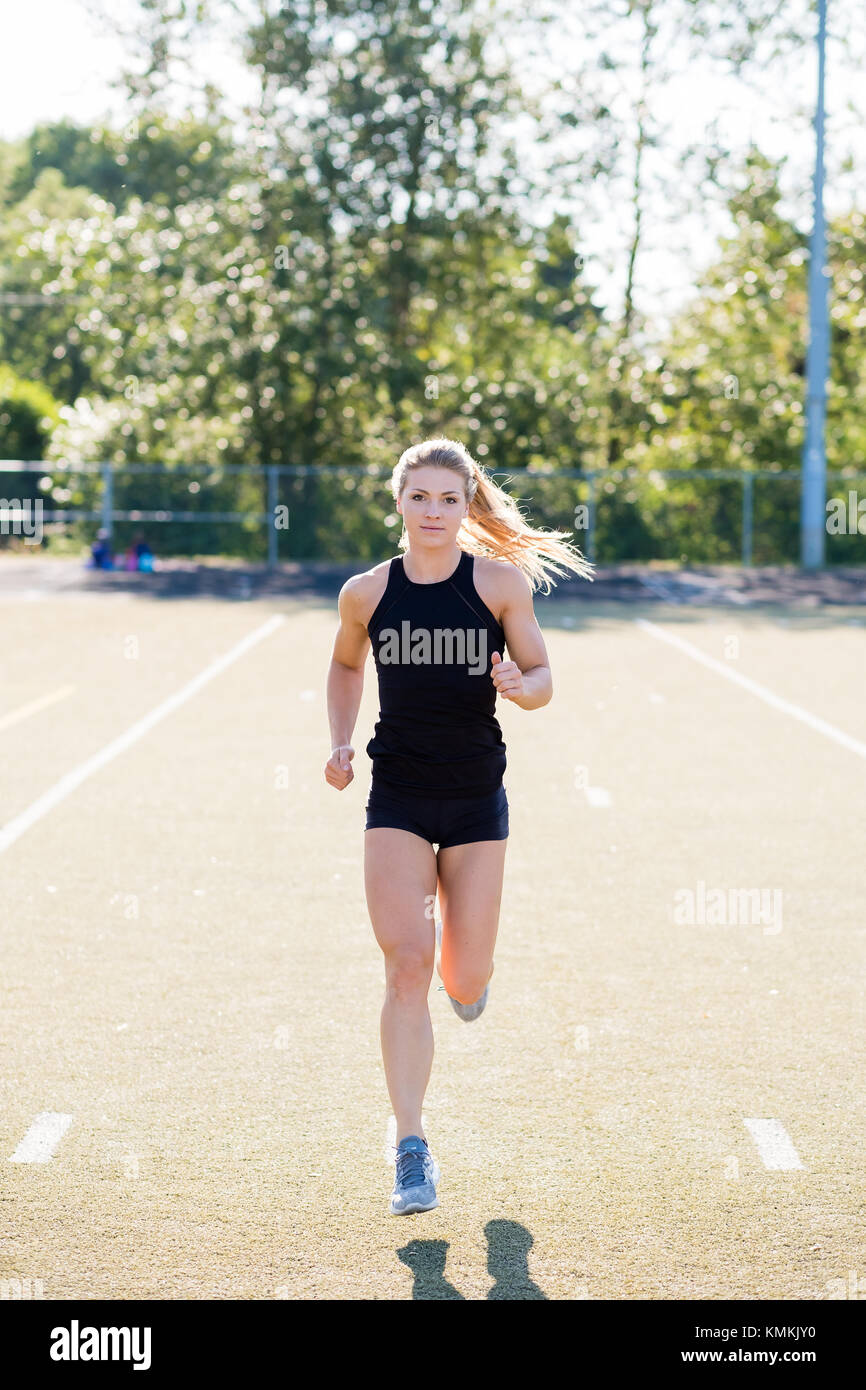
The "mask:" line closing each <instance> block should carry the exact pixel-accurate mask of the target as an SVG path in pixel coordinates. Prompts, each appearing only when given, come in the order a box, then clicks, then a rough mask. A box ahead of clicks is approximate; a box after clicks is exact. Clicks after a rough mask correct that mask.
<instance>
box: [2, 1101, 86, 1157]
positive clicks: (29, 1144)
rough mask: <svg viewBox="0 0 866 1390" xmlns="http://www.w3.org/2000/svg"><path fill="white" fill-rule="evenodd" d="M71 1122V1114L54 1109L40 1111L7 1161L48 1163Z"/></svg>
mask: <svg viewBox="0 0 866 1390" xmlns="http://www.w3.org/2000/svg"><path fill="white" fill-rule="evenodd" d="M71 1124H72V1116H71V1115H61V1114H59V1113H58V1112H57V1111H56V1110H43V1111H41V1112H40V1114H38V1115H37V1116H36V1119H35V1120H34V1121H33V1123H32V1125H31V1126H30V1128H29V1129H28V1131H27V1133H26V1134H25V1136H24V1138H23V1139H22V1140H21V1143H20V1144H19V1145H18V1148H17V1149H16V1150H15V1152H14V1154H10V1155H9V1162H10V1163H48V1162H49V1161H50V1160H51V1158H52V1156H53V1154H54V1150H55V1149H56V1148H57V1145H58V1144H59V1143H60V1141H61V1139H62V1138H63V1136H64V1134H65V1133H66V1131H67V1130H68V1128H69V1126H70V1125H71Z"/></svg>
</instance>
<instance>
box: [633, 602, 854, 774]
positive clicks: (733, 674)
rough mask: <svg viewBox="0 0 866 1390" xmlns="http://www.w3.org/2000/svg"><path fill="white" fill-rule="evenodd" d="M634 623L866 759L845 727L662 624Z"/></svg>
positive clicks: (638, 620) (643, 621) (635, 619)
mask: <svg viewBox="0 0 866 1390" xmlns="http://www.w3.org/2000/svg"><path fill="white" fill-rule="evenodd" d="M632 622H635V623H637V625H638V627H642V628H643V629H644V631H645V632H649V633H650V634H651V636H653V637H657V638H659V639H660V640H661V641H662V642H669V643H670V645H671V646H672V647H679V649H680V651H682V652H685V653H686V655H687V656H690V657H691V658H692V659H693V660H694V661H699V662H700V663H701V664H702V665H703V666H708V667H709V668H710V670H711V671H716V672H717V673H718V674H719V675H720V676H724V677H725V679H726V680H729V681H734V682H735V683H736V684H737V685H741V686H742V687H743V689H744V690H750V691H751V692H752V694H753V695H757V696H758V699H759V700H764V701H766V703H767V704H768V705H772V706H773V708H774V709H778V710H781V711H782V713H783V714H790V716H791V718H792V719H799V720H800V722H801V723H803V724H808V726H809V728H810V729H814V730H815V731H816V733H819V734H824V736H825V737H826V738H831V739H832V740H833V742H834V743H839V744H841V745H842V747H843V748H847V749H848V751H849V753H856V754H857V755H858V757H861V758H866V743H861V742H860V741H859V740H858V739H856V738H852V737H851V735H850V734H846V733H844V732H843V730H842V729H837V728H836V727H835V725H833V724H828V723H827V721H826V719H819V718H818V716H817V715H816V714H810V713H809V711H808V710H807V709H801V708H800V706H799V705H793V704H791V701H790V700H783V699H782V697H781V696H780V695H774V694H773V692H772V690H768V689H767V687H766V686H765V685H759V684H758V682H757V681H753V680H750V679H749V677H748V676H741V675H740V674H739V672H738V671H732V670H731V668H730V666H729V665H728V666H726V665H724V663H723V662H721V661H717V660H716V659H715V657H712V656H706V655H705V653H704V652H702V651H701V650H700V648H699V647H695V646H693V645H692V643H691V642H687V641H686V639H685V638H684V637H679V636H677V634H676V633H673V632H665V630H664V628H661V627H658V626H657V625H656V624H655V623H651V622H649V621H648V620H647V619H646V618H633V619H632Z"/></svg>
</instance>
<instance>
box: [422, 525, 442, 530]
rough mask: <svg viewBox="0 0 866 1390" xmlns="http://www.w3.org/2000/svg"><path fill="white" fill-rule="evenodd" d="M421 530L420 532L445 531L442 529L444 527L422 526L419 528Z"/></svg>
mask: <svg viewBox="0 0 866 1390" xmlns="http://www.w3.org/2000/svg"><path fill="white" fill-rule="evenodd" d="M421 530H422V531H444V530H445V527H444V526H422V527H421Z"/></svg>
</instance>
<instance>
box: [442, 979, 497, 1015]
mask: <svg viewBox="0 0 866 1390" xmlns="http://www.w3.org/2000/svg"><path fill="white" fill-rule="evenodd" d="M489 991H490V982H489V981H488V983H487V984H486V985H485V986H484V993H483V994H482V995H481V997H480V998H479V999H476V1000H475V1003H474V1004H461V1003H460V1001H459V1000H458V999H451V995H450V994H449V995H448V998H449V999H451V1007H452V1009H453V1010H454V1012H455V1013H456V1015H457V1017H458V1018H462V1019H463V1022H464V1023H471V1022H472V1021H473V1019H476V1018H477V1017H478V1015H479V1014H483V1012H484V1009H485V1006H486V1004H487V995H488V993H489ZM446 993H447V990H446Z"/></svg>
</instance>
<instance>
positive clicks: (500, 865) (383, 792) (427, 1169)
mask: <svg viewBox="0 0 866 1390" xmlns="http://www.w3.org/2000/svg"><path fill="white" fill-rule="evenodd" d="M391 490H392V493H393V495H394V500H395V504H396V508H397V511H398V513H399V514H400V515H401V516H402V518H403V535H402V537H401V541H400V547H401V549H403V550H404V551H405V554H404V555H402V556H401V555H395V556H394V557H393V558H392V559H391V560H386V561H384V562H383V563H382V564H380V565H376V566H374V567H373V568H372V569H371V570H368V571H366V572H365V573H363V574H357V575H354V576H353V577H352V578H351V579H349V580H348V581H347V582H346V583H345V584H344V585H343V588H342V589H341V591H340V596H339V604H338V606H339V616H340V625H339V628H338V630H337V635H336V638H335V641H334V649H333V655H332V658H331V664H330V667H329V670H328V681H327V692H328V717H329V721H330V728H331V756H330V757H329V759H328V761H327V763H326V765H325V780H326V781H327V782H328V783H329V785H330V786H332V787H335V788H336V789H337V790H338V791H343V790H344V789H345V788H346V787H347V786H348V785H349V783H350V782H351V781H352V780H353V779H354V772H353V769H352V766H351V762H352V758H353V757H354V756H355V750H354V748H353V746H352V733H353V730H354V727H355V721H356V719H357V717H358V709H359V707H360V703H361V693H362V689H363V683H364V665H365V662H366V658H367V650H368V648H369V647H370V646H371V645H372V648H373V657H374V661H375V664H376V670H377V675H378V680H379V704H380V711H379V718H378V721H377V723H376V727H375V730H374V733H373V737H372V738H371V739H370V741H369V743H368V744H367V748H366V751H367V754H368V756H369V757H370V759H371V761H372V765H373V767H372V780H371V787H370V796H369V799H368V801H367V805H366V808H365V810H366V828H365V834H364V882H365V890H366V897H367V907H368V910H369V913H370V920H371V923H372V926H373V931H374V934H375V936H376V940H377V942H378V944H379V946H380V948H381V950H382V953H383V955H384V963H385V1000H384V1003H383V1006H382V1014H381V1027H380V1036H381V1044H382V1060H383V1063H384V1068H385V1077H386V1081H387V1084H388V1093H389V1095H390V1098H391V1104H392V1106H393V1110H394V1116H395V1118H396V1121H397V1132H396V1136H395V1137H396V1164H395V1167H396V1173H395V1181H394V1190H393V1192H392V1194H391V1199H390V1211H391V1213H392V1214H393V1215H395V1216H396V1215H404V1214H409V1213H411V1212H420V1211H430V1210H431V1209H432V1208H433V1207H436V1206H438V1204H439V1201H438V1197H437V1195H436V1184H437V1183H438V1181H439V1176H440V1175H439V1166H438V1164H437V1163H436V1161H435V1159H434V1158H433V1156H432V1154H431V1152H430V1149H429V1147H428V1143H427V1136H426V1135H425V1134H424V1132H423V1128H422V1121H421V1108H422V1104H423V1100H424V1093H425V1091H426V1089H427V1085H428V1082H429V1080H430V1072H431V1069H432V1065H433V1029H432V1026H431V1022H430V1011H429V1009H428V1005H427V996H428V993H429V989H430V981H431V979H432V975H433V966H434V962H435V954H436V949H435V948H436V943H437V941H438V942H439V945H440V959H439V962H438V965H437V969H438V972H439V976H440V978H441V980H442V986H440V988H442V989H444V990H445V991H446V993H447V995H448V998H449V999H450V1001H451V1005H452V1007H453V1008H454V1011H455V1012H456V1013H457V1015H458V1016H459V1017H460V1018H461V1019H464V1020H465V1021H467V1022H470V1021H472V1020H473V1019H476V1018H477V1017H478V1016H479V1014H480V1013H481V1012H482V1011H483V1009H484V1007H485V1005H486V1003H487V997H488V989H489V980H490V977H491V976H492V974H493V949H494V945H495V942H496V932H497V928H498V925H499V908H500V902H501V896H502V879H503V870H504V865H505V849H506V844H507V840H508V798H507V795H506V789H505V785H504V782H503V774H504V772H505V766H506V757H505V743H504V742H503V738H502V731H501V729H500V726H499V722H498V720H497V719H496V714H495V709H496V698H497V696H498V697H499V698H500V699H502V700H509V701H511V703H512V704H515V705H519V706H520V708H521V709H525V710H533V709H539V708H541V706H542V705H546V704H547V703H548V702H549V701H550V699H551V696H552V694H553V686H552V682H551V674H550V663H549V661H548V657H547V651H546V648H545V645H544V640H543V638H542V635H541V631H540V629H539V626H538V623H537V621H536V618H535V613H534V611H533V606H532V592H533V590H534V589H535V588H538V587H539V586H540V585H541V584H542V583H546V585H547V589H546V590H545V592H549V589H550V580H549V576H548V573H547V570H548V569H550V570H553V571H554V572H555V573H557V574H562V573H565V572H567V571H568V570H572V571H574V572H575V573H576V574H579V575H581V576H582V577H584V578H587V579H591V578H592V566H591V565H590V564H589V562H588V561H587V560H585V559H584V557H583V556H582V555H581V553H580V551H579V550H578V549H577V548H576V547H575V546H573V545H572V544H571V543H570V542H568V541H566V540H565V539H564V538H565V537H566V536H567V534H568V533H567V532H564V531H541V530H535V529H533V528H532V527H530V526H528V525H527V524H526V522H525V521H524V519H523V516H522V514H521V512H520V510H519V508H518V506H517V504H516V502H515V501H514V499H513V498H511V497H510V496H509V495H508V494H507V493H506V492H503V491H502V489H501V488H499V487H497V486H496V484H495V483H494V482H493V480H492V479H491V478H490V477H489V475H488V474H487V473H485V471H484V470H483V469H482V468H481V466H480V465H479V464H478V463H477V462H476V461H475V460H474V459H473V458H472V456H471V454H470V453H469V452H468V451H467V449H466V448H465V447H464V446H463V445H462V444H460V443H458V442H455V441H454V440H450V439H428V440H425V441H424V442H423V443H421V444H414V445H412V446H411V448H408V449H407V450H406V451H405V452H404V453H403V454H402V455H401V457H400V460H399V462H398V464H397V466H396V468H395V469H394V472H393V475H392V478H391ZM506 648H507V649H508V653H509V657H510V658H511V659H510V660H507V661H506V660H505V658H504V653H505V650H506ZM434 846H438V850H434ZM437 895H438V900H439V905H440V908H441V924H440V923H437V922H435V918H434V910H433V904H434V903H435V901H436V898H437Z"/></svg>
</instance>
